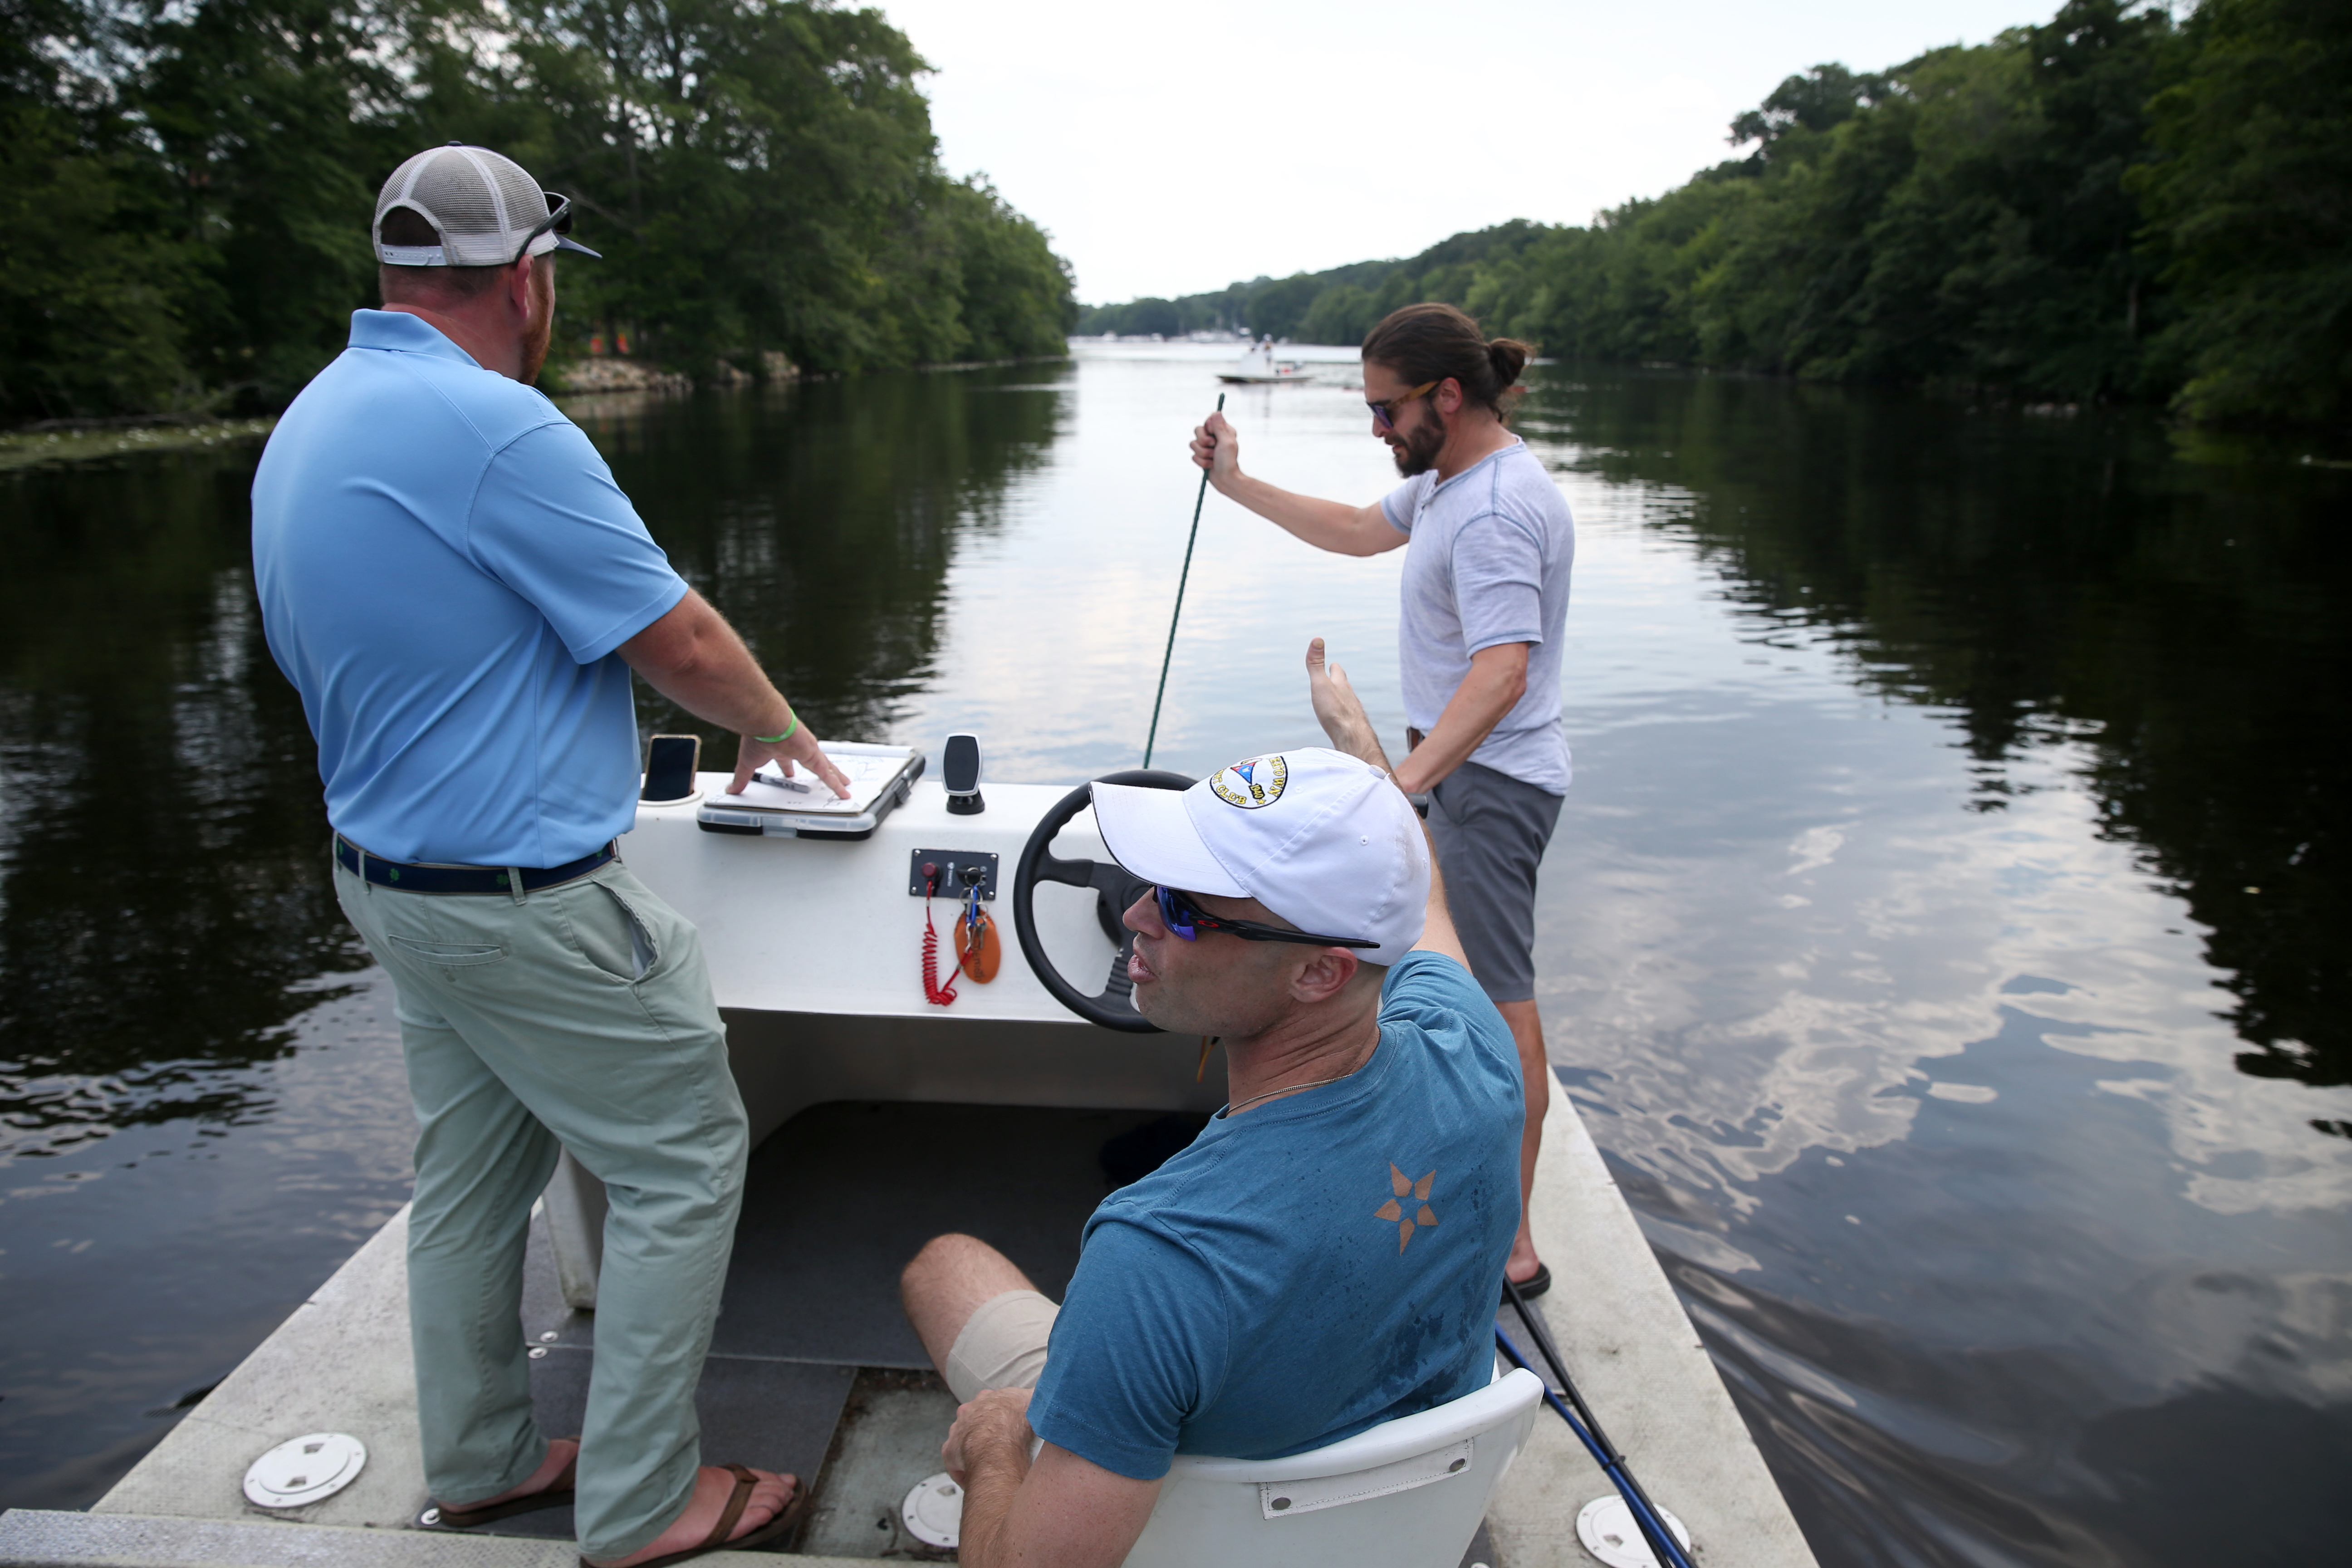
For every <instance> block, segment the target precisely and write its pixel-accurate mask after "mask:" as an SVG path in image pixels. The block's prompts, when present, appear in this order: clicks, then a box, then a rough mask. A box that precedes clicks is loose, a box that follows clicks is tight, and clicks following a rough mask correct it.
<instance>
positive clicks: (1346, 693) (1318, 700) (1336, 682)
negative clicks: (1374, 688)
mask: <svg viewBox="0 0 2352 1568" xmlns="http://www.w3.org/2000/svg"><path fill="white" fill-rule="evenodd" d="M1307 699H1308V700H1309V701H1311V702H1312V703H1314V705H1315V718H1316V721H1318V723H1320V724H1321V725H1322V726H1323V732H1324V733H1325V734H1326V735H1328V736H1329V737H1330V738H1331V744H1332V746H1333V747H1334V748H1335V749H1337V750H1339V751H1342V752H1347V753H1348V754H1349V756H1351V757H1360V758H1362V759H1363V760H1364V761H1365V762H1368V763H1371V764H1372V765H1373V766H1374V767H1376V768H1380V769H1382V770H1384V771H1385V770H1387V769H1388V766H1389V759H1388V753H1387V752H1383V751H1382V750H1381V742H1380V737H1379V736H1378V735H1377V734H1376V733H1374V731H1373V730H1372V721H1371V719H1370V716H1368V715H1367V714H1366V713H1365V712H1364V703H1363V699H1361V698H1360V697H1358V696H1357V695H1356V689H1355V687H1354V686H1353V685H1351V684H1349V680H1348V672H1347V671H1346V670H1345V669H1343V668H1340V667H1339V665H1336V664H1332V663H1329V662H1328V661H1327V660H1326V658H1325V657H1324V652H1323V639H1322V638H1321V637H1317V638H1315V639H1314V640H1313V641H1311V642H1309V643H1308V644H1307Z"/></svg>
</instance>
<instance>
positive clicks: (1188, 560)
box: [1143, 392, 1225, 768]
mask: <svg viewBox="0 0 2352 1568" xmlns="http://www.w3.org/2000/svg"><path fill="white" fill-rule="evenodd" d="M1224 411H1225V395H1224V394H1223V393H1222V392H1221V393H1219V394H1217V412H1218V413H1220V414H1223V412H1224ZM1208 499H1209V470H1208V469H1206V468H1202V470H1201V493H1200V494H1199V495H1196V496H1194V497H1193V498H1192V532H1191V533H1190V534H1188V535H1186V536H1185V540H1184V571H1183V573H1182V574H1181V575H1180V576H1179V577H1178V578H1177V579H1176V610H1175V613H1174V614H1173V615H1171V616H1169V617H1168V651H1167V652H1166V653H1163V654H1161V655H1160V689H1159V690H1157V691H1155V692H1153V693H1152V694H1151V733H1150V734H1149V735H1146V736H1145V737H1144V738H1143V765H1144V766H1145V767H1147V768H1148V767H1150V765H1151V748H1152V747H1153V746H1154V745H1155V744H1157V743H1158V742H1159V740H1160V699H1161V698H1163V697H1165V696H1167V695H1168V661H1169V660H1171V659H1172V658H1175V657H1176V623H1177V621H1179V620H1180V619H1181V618H1182V616H1183V614H1184V584H1185V581H1186V579H1188V578H1190V577H1191V576H1192V542H1193V541H1194V540H1196V539H1198V538H1200V537H1201V503H1202V501H1205V500H1208Z"/></svg>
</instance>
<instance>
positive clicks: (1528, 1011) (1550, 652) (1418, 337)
mask: <svg viewBox="0 0 2352 1568" xmlns="http://www.w3.org/2000/svg"><path fill="white" fill-rule="evenodd" d="M1530 352H1531V351H1530V350H1529V349H1528V345H1527V344H1525V343H1522V342H1515V341H1513V340H1512V339H1509V338H1496V339H1494V340H1493V341H1491V342H1489V341H1488V340H1487V338H1486V334H1485V333H1484V332H1482V331H1479V330H1478V323H1477V322H1475V321H1472V320H1471V319H1470V318H1469V317H1468V316H1466V315H1465V314H1463V313H1462V312H1461V311H1460V310H1455V309H1454V307H1453V306H1451V305H1440V304H1421V305H1408V306H1406V307H1405V308H1404V309H1402V310H1396V311H1393V312H1391V314H1390V315H1389V316H1388V317H1386V318H1385V319H1384V320H1382V321H1381V323H1380V324H1379V325H1378V326H1376V327H1374V328H1373V329H1372V330H1371V331H1370V332H1369V333H1368V334H1366V336H1365V338H1364V349H1363V353H1364V401H1365V404H1366V405H1367V406H1368V407H1370V410H1371V415H1372V434H1373V435H1374V436H1376V437H1379V438H1380V439H1381V440H1382V441H1385V442H1387V443H1388V446H1389V449H1390V450H1391V453H1393V454H1394V456H1395V458H1396V466H1397V472H1398V473H1399V474H1401V475H1402V476H1403V477H1404V481H1405V482H1404V483H1403V484H1402V485H1399V486H1398V487H1397V488H1396V489H1393V490H1391V491H1390V492H1389V494H1388V495H1387V496H1385V497H1384V498H1382V499H1381V500H1378V501H1376V502H1374V503H1373V504H1371V505H1370V506H1362V507H1358V506H1350V505H1349V504H1348V503H1347V502H1345V501H1336V500H1317V499H1316V498H1314V497H1312V496H1303V495H1297V494H1294V493H1293V492H1291V491H1289V490H1286V489H1277V488H1276V487H1275V486H1273V485H1270V484H1267V483H1266V482H1265V480H1263V479H1252V478H1250V477H1249V476H1248V475H1247V474H1244V473H1243V472H1242V469H1241V442H1240V437H1238V435H1237V434H1236V433H1235V431H1234V427H1233V426H1232V425H1231V424H1230V423H1229V422H1227V420H1226V419H1225V416H1223V414H1212V415H1211V416H1209V417H1208V419H1207V420H1206V421H1205V422H1204V423H1202V425H1201V426H1199V427H1198V428H1197V429H1195V430H1194V431H1193V432H1192V460H1193V461H1194V462H1195V463H1198V464H1199V465H1200V466H1201V467H1202V468H1205V469H1207V470H1208V474H1209V482H1210V483H1211V484H1213V485H1215V486H1216V487H1217V491H1218V493H1219V494H1221V495H1223V496H1227V497H1230V498H1231V499H1233V500H1236V501H1239V502H1240V503H1241V504H1242V505H1244V506H1245V507H1247V508H1248V509H1249V510H1252V511H1254V512H1255V513H1257V514H1258V515H1259V516H1260V517H1263V518H1265V519H1266V520H1268V521H1271V522H1274V523H1276V525H1278V526H1280V527H1282V528H1284V529H1286V530H1288V531H1290V532H1292V533H1294V534H1296V535H1297V536H1298V537H1299V538H1300V539H1303V540H1305V541H1306V542H1307V543H1309V544H1312V545H1314V546H1315V547H1316V548H1318V549H1319V550H1328V551H1331V552H1335V553H1337V554H1340V555H1378V554H1380V553H1381V552H1384V551H1389V550H1394V549H1397V548H1398V547H1399V546H1402V545H1406V544H1410V545H1411V548H1410V549H1409V550H1408V551H1407V552H1406V553H1405V563H1404V581H1403V584H1402V591H1403V592H1402V597H1403V605H1402V615H1401V616H1400V617H1399V622H1398V633H1397V642H1398V654H1399V661H1400V663H1401V664H1402V667H1403V675H1404V700H1405V722H1406V726H1407V727H1406V730H1405V743H1406V746H1407V748H1408V752H1407V755H1406V756H1405V759H1404V760H1403V762H1402V763H1399V764H1398V765H1397V770H1396V780H1397V783H1398V784H1399V785H1400V786H1402V788H1403V789H1404V791H1405V792H1406V793H1407V794H1408V795H1423V794H1426V795H1428V796H1429V801H1430V805H1429V826H1430V832H1431V836H1432V837H1433V839H1434V840H1435V842H1436V845H1437V853H1438V858H1439V859H1440V860H1441V861H1442V862H1443V863H1444V867H1445V870H1446V882H1447V887H1448V890H1449V892H1450V894H1451V897H1452V901H1453V906H1454V923H1455V925H1456V927H1457V928H1458V929H1459V931H1460V933H1461V937H1462V945H1463V948H1464V950H1465V952H1467V954H1468V956H1469V960H1470V972H1471V973H1472V974H1473V976H1475V978H1476V980H1477V982H1478V984H1479V985H1480V986H1481V987H1482V988H1483V989H1484V990H1485V991H1486V994H1487V996H1488V997H1489V998H1490V999H1491V1000H1492V1001H1493V1002H1494V1004H1495V1005H1496V1008H1497V1009H1498V1010H1499V1011H1500V1012H1501V1013H1502V1015H1503V1017H1504V1020H1505V1021H1506V1022H1507V1023H1508V1024H1509V1025H1510V1026H1511V1035H1512V1037H1513V1039H1514V1040H1515V1041H1516V1042H1517V1046H1518V1053H1519V1069H1520V1075H1521V1077H1522V1079H1524V1080H1525V1089H1526V1099H1527V1125H1526V1130H1525V1132H1524V1134H1523V1136H1522V1138H1521V1141H1520V1146H1519V1185H1520V1196H1521V1199H1522V1204H1521V1209H1520V1215H1519V1233H1518V1237H1517V1240H1516V1241H1515V1242H1514V1243H1513V1245H1512V1248H1511V1257H1510V1262H1509V1264H1508V1266H1507V1269H1506V1274H1507V1277H1508V1278H1509V1279H1511V1280H1512V1281H1513V1282H1514V1283H1516V1284H1517V1285H1518V1286H1519V1288H1520V1289H1521V1290H1522V1291H1524V1292H1525V1293H1527V1294H1528V1295H1537V1294H1540V1293H1541V1292H1542V1291H1544V1290H1545V1289H1549V1287H1550V1285H1551V1271H1550V1269H1549V1268H1546V1267H1545V1265H1544V1264H1543V1262H1542V1260H1541V1259H1539V1258H1538V1257H1537V1256H1536V1249H1535V1242H1534V1239H1533V1237H1532V1236H1531V1235H1530V1233H1529V1231H1528V1218H1527V1210H1526V1201H1525V1200H1527V1199H1528V1198H1529V1197H1531V1196H1532V1189H1533V1186H1534V1183H1535V1173H1536V1152H1537V1150H1538V1147H1539V1145H1540V1143H1541V1140H1542V1136H1543V1119H1544V1110H1545V1108H1546V1106H1547V1105H1548V1104H1549V1100H1550V1092H1549V1091H1550V1087H1551V1081H1550V1077H1549V1067H1548V1063H1547V1061H1546V1058H1545V1056H1544V1042H1543V1021H1542V1018H1541V1017H1540V1016H1539V1015H1538V1012H1537V1009H1536V1003H1535V961H1534V949H1535V897H1536V870H1537V868H1538V865H1539V864H1540V863H1541V862H1542V859H1543V854H1544V849H1545V847H1546V846H1547V845H1549V843H1550V842H1551V835H1552V829H1553V827H1554V826H1556V825H1557V824H1558V822H1559V805H1560V797H1561V796H1562V795H1565V794H1566V793H1567V790H1568V784H1569V776H1570V774H1569V756H1568V742H1567V738H1566V736H1565V734H1564V733H1563V731H1562V730H1561V726H1560V716H1559V658H1560V637H1561V632H1562V629H1563V627H1564V626H1566V623H1567V619H1568V586H1569V574H1570V568H1571V566H1572V565H1573V564H1574V562H1575V559H1576V524H1575V521H1574V520H1573V519H1571V518H1570V515H1569V510H1568V501H1567V499H1566V498H1565V497H1563V496H1562V495H1561V494H1560V493H1559V486H1558V485H1556V484H1554V483H1553V482H1552V479H1551V476H1550V475H1549V473H1547V472H1545V470H1544V467H1543V464H1542V463H1541V462H1539V461H1538V460H1537V458H1536V457H1535V455H1534V454H1533V453H1531V452H1529V451H1528V447H1527V444H1526V443H1525V442H1523V441H1521V440H1520V439H1519V438H1518V437H1517V436H1514V435H1513V434H1511V431H1510V427H1509V417H1510V408H1511V405H1512V403H1513V402H1514V401H1515V400H1516V398H1517V395H1518V394H1519V391H1520V388H1519V387H1518V386H1517V382H1518V378H1519V372H1520V371H1521V369H1523V368H1524V367H1525V366H1526V364H1527V363H1528V354H1529V353H1530Z"/></svg>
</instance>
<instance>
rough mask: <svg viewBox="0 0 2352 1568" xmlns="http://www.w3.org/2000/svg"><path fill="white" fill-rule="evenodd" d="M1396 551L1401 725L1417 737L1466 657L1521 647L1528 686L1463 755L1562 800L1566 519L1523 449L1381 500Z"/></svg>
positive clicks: (1568, 559) (1572, 557) (1561, 500)
mask: <svg viewBox="0 0 2352 1568" xmlns="http://www.w3.org/2000/svg"><path fill="white" fill-rule="evenodd" d="M1381 511H1382V513H1384V514H1385V515H1386V516H1387V518H1388V520H1389V521H1390V522H1391V524H1393V525H1394V526H1395V527H1396V528H1397V530H1398V531H1401V532H1402V533H1406V534H1409V535H1411V536H1412V542H1411V543H1410V544H1408V545H1406V546H1405V556H1404V583H1403V605H1402V614H1401V615H1400V616H1399V618H1398V624H1397V655H1398V660H1399V662H1400V663H1401V664H1402V667H1403V673H1404V707H1405V722H1406V723H1408V724H1410V725H1412V727H1413V728H1414V729H1416V730H1419V731H1423V733H1427V732H1428V731H1430V730H1432V729H1433V728H1435V727H1436V724H1437V716H1438V715H1439V714H1440V713H1442V712H1443V711H1444V709H1445V704H1446V703H1447V702H1448V701H1449V700H1452V698H1453V696H1454V689H1456V688H1457V687H1459V686H1460V685H1461V684H1462V682H1463V679H1464V678H1465V677H1466V676H1468V675H1469V673H1470V656H1471V655H1472V654H1475V653H1476V652H1478V651H1479V650H1480V649H1482V648H1489V647H1496V645H1497V644H1501V643H1514V642H1523V643H1527V644H1528V645H1530V646H1529V647H1528V689H1527V691H1526V693H1525V694H1524V695H1522V696H1521V697H1520V698H1519V700H1518V701H1517V703H1516V704H1515V705H1514V706H1513V707H1512V709H1511V710H1510V711H1509V712H1508V713H1506V714H1505V715H1503V719H1502V721H1501V722H1500V723H1498V724H1496V726H1495V728H1494V731H1493V732H1492V733H1490V734H1489V735H1488V736H1487V737H1486V741H1485V742H1482V743H1481V744H1480V745H1479V747H1478V749H1477V750H1476V751H1475V752H1472V753H1471V754H1470V760H1471V761H1472V762H1474V763H1479V764H1480V765H1481V766H1484V767H1489V768H1492V769H1494V770H1495V771H1496V773H1507V774H1509V775H1510V776H1511V777H1513V778H1515V779H1518V780H1520V781H1522V782H1523V783H1526V784H1533V785H1535V786H1536V787H1537V788H1538V789H1540V790H1543V791H1545V792H1547V793H1548V794H1551V795H1565V794H1567V793H1568V784H1569V778H1570V770H1569V756H1568V737H1567V734H1566V732H1565V731H1563V729H1562V727H1561V724H1560V716H1559V652H1560V638H1561V633H1562V631H1563V630H1564V628H1565V627H1566V626H1567V624H1568V581H1569V573H1570V568H1571V567H1573V566H1574V564H1575V562H1576V521H1575V519H1574V518H1572V517H1571V516H1570V514H1569V509H1568V498H1567V497H1565V496H1563V495H1561V494H1560V493H1559V486H1558V485H1557V484H1555V483H1553V482H1552V477H1551V475H1549V473H1547V472H1545V471H1544V466H1543V464H1542V463H1541V462H1540V461H1538V459H1537V458H1536V455H1535V454H1534V453H1533V452H1530V451H1528V447H1527V443H1526V442H1524V441H1519V440H1514V441H1512V443H1511V444H1510V445H1509V446H1507V447H1504V448H1503V449H1502V450H1501V451H1499V452H1495V453H1492V454H1490V455H1489V456H1487V457H1485V458H1480V459H1479V460H1478V461H1477V462H1475V463H1473V464H1471V465H1470V467H1468V468H1465V469H1463V470H1462V471H1461V472H1460V473H1458V474H1456V475H1454V477H1453V478H1452V479H1447V480H1446V481H1445V482H1444V483H1443V484H1440V483H1439V482H1438V479H1437V475H1436V474H1435V473H1434V472H1431V473H1426V474H1421V475H1418V476H1416V477H1414V478H1412V479H1407V480H1406V481H1405V482H1404V483H1402V484H1401V485H1399V486H1398V487H1397V488H1396V489H1393V490H1391V491H1390V492H1389V494H1388V496H1387V497H1386V498H1385V499H1384V500H1381Z"/></svg>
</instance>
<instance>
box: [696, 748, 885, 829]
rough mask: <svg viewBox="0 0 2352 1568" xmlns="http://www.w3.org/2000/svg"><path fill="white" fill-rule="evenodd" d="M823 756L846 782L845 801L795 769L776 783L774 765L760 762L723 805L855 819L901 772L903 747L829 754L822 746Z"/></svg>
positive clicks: (778, 769) (776, 765)
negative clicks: (786, 777)
mask: <svg viewBox="0 0 2352 1568" xmlns="http://www.w3.org/2000/svg"><path fill="white" fill-rule="evenodd" d="M824 754H825V756H826V757H828V758H829V759H831V761H832V763H833V765H834V766H835V767H837V768H839V769H840V770H841V771H842V772H843V773H845V774H846V775H847V776H848V779H849V797H848V798H847V799H846V800H845V799H843V798H842V797H841V796H839V795H835V794H834V793H833V788H832V786H831V785H829V784H826V783H825V782H824V780H823V779H821V778H819V777H817V776H816V775H815V774H814V773H811V772H809V771H808V769H806V768H804V767H803V768H796V769H795V770H794V771H793V776H792V777H791V778H788V779H781V778H778V777H777V776H776V775H777V774H778V773H780V772H782V763H761V764H760V771H759V772H758V773H753V774H752V775H751V783H750V784H745V785H744V786H743V793H742V794H741V795H729V796H727V797H726V802H725V804H727V805H737V806H748V807H750V808H751V809H752V810H754V811H789V812H792V813H793V814H794V815H795V816H799V815H803V814H805V813H809V812H823V813H825V814H826V815H828V816H863V815H864V814H866V812H869V811H871V810H873V809H874V803H875V802H876V801H877V800H878V799H879V798H880V797H881V795H882V792H883V791H884V790H886V789H887V788H888V787H889V786H890V785H891V784H893V783H895V782H896V781H897V779H898V775H899V774H900V773H904V772H905V771H906V767H907V757H908V752H907V749H906V748H905V747H903V746H892V747H879V746H877V747H876V748H875V749H874V752H865V751H862V750H861V751H855V752H853V751H851V750H849V749H848V748H847V747H844V748H843V749H841V750H840V751H837V752H836V751H835V750H833V749H832V748H831V747H827V748H825V752H824Z"/></svg>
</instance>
